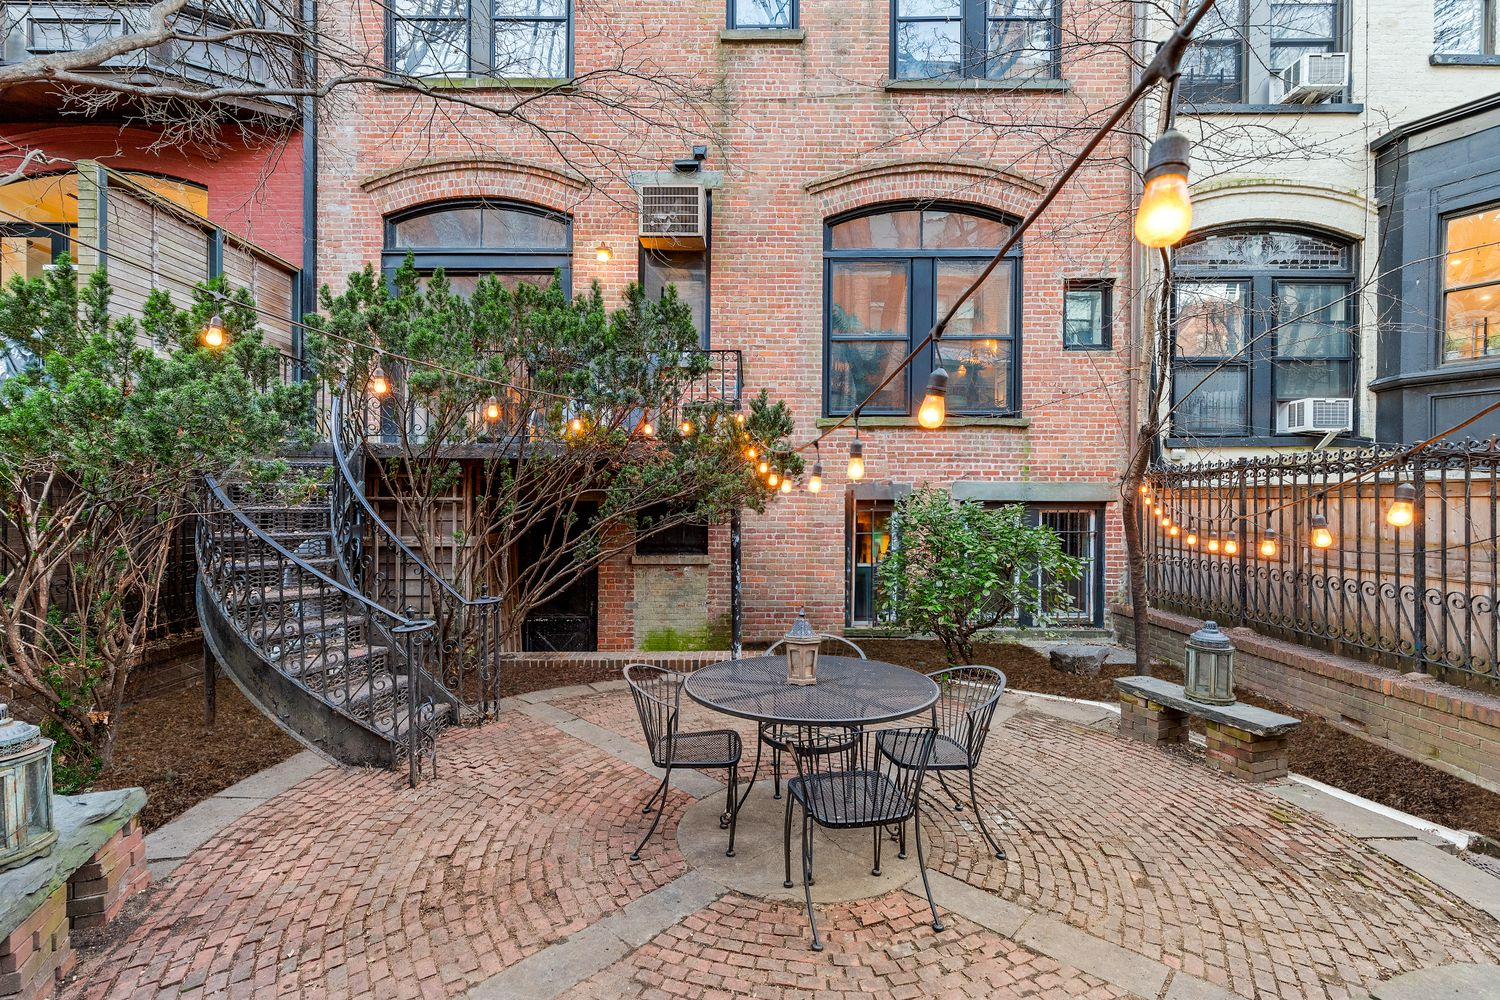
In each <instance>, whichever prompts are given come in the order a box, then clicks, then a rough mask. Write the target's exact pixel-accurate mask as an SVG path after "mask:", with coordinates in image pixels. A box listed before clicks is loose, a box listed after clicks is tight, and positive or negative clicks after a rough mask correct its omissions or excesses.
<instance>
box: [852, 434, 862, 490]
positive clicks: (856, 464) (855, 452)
mask: <svg viewBox="0 0 1500 1000" xmlns="http://www.w3.org/2000/svg"><path fill="white" fill-rule="evenodd" d="M848 475H849V478H850V479H852V480H855V481H858V480H860V479H863V478H865V445H864V442H863V441H861V440H860V439H859V438H858V437H855V439H854V440H853V441H850V442H849V472H848Z"/></svg>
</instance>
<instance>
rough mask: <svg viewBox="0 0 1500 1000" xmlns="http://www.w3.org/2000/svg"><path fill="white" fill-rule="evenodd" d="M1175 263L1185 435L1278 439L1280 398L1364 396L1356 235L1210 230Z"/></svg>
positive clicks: (1176, 380) (1176, 377)
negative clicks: (1358, 353)
mask: <svg viewBox="0 0 1500 1000" xmlns="http://www.w3.org/2000/svg"><path fill="white" fill-rule="evenodd" d="M1173 273H1174V276H1175V278H1176V280H1175V281H1174V282H1173V288H1172V321H1173V327H1172V333H1173V361H1172V371H1173V379H1172V400H1173V414H1172V432H1173V434H1174V436H1177V437H1191V438H1197V437H1221V438H1222V437H1235V438H1267V437H1272V436H1275V435H1277V434H1281V433H1284V431H1283V430H1282V428H1283V427H1285V421H1284V420H1283V419H1281V418H1280V417H1279V416H1278V414H1279V411H1280V410H1281V409H1282V408H1281V407H1280V406H1279V404H1281V403H1285V402H1288V401H1290V400H1293V399H1302V398H1307V397H1334V398H1352V397H1353V395H1354V379H1355V340H1354V333H1355V312H1356V311H1355V294H1354V276H1355V271H1354V247H1353V246H1352V245H1351V244H1350V243H1348V242H1347V241H1345V240H1341V239H1338V238H1336V237H1332V236H1327V235H1323V234H1319V233H1312V232H1304V231H1300V230H1292V229H1256V230H1236V231H1231V232H1221V233H1209V234H1207V235H1204V236H1200V237H1195V238H1193V239H1191V240H1190V241H1189V242H1187V243H1184V244H1183V245H1182V247H1181V248H1179V249H1178V251H1177V254H1176V257H1175V259H1174V262H1173ZM1350 422H1351V424H1352V423H1353V421H1352V420H1351V421H1350ZM1350 430H1353V428H1352V427H1351V428H1350Z"/></svg>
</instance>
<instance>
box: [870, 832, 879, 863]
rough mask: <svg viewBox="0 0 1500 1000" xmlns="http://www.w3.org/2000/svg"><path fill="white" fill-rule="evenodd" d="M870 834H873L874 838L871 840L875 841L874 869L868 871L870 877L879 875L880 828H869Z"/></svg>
mask: <svg viewBox="0 0 1500 1000" xmlns="http://www.w3.org/2000/svg"><path fill="white" fill-rule="evenodd" d="M870 832H871V833H872V834H874V837H873V838H872V839H873V840H874V841H875V867H873V868H871V869H870V874H871V875H879V874H880V827H878V826H872V827H870Z"/></svg>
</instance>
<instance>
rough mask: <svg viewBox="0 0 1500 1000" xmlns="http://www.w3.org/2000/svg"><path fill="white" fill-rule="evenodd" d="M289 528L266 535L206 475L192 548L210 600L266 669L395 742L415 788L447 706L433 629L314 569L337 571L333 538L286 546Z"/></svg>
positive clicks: (299, 534)
mask: <svg viewBox="0 0 1500 1000" xmlns="http://www.w3.org/2000/svg"><path fill="white" fill-rule="evenodd" d="M233 488H234V487H231V489H233ZM271 516H272V517H273V518H274V517H275V516H277V515H275V514H274V512H273V514H272V515H271ZM285 516H287V517H301V516H304V515H303V514H302V512H300V511H289V512H288V513H287V515H285ZM294 527H302V526H301V525H298V526H294ZM286 528H287V525H285V524H272V525H271V526H270V528H269V530H268V529H267V528H263V527H262V526H261V525H260V524H257V523H256V522H255V521H254V520H252V518H251V517H250V516H248V515H247V514H246V513H245V512H244V511H243V510H241V509H240V507H239V505H238V504H237V503H236V502H235V500H233V499H231V497H230V495H229V493H228V492H227V491H226V488H225V487H224V486H223V485H221V484H220V483H219V482H218V481H217V480H216V479H214V478H213V477H211V476H210V477H208V480H207V490H206V495H205V498H204V505H203V509H202V511H201V512H200V514H199V517H198V524H197V537H196V542H197V546H196V547H197V555H198V566H199V573H200V579H201V580H202V582H203V586H204V588H205V590H206V592H207V594H208V597H209V599H211V600H212V601H213V603H214V606H215V607H216V608H217V609H218V610H219V612H220V614H221V615H222V616H223V618H224V619H225V620H226V621H227V622H228V623H229V626H230V628H232V629H233V631H234V633H235V635H236V637H237V638H238V639H239V641H240V642H242V643H243V644H244V645H245V646H246V647H247V648H248V649H249V650H250V651H251V652H253V654H254V655H255V656H256V657H257V658H258V659H259V660H260V661H261V662H263V663H265V664H266V665H268V666H269V667H271V668H272V669H274V670H276V671H277V672H278V673H279V674H281V675H283V676H284V677H285V678H287V679H288V680H289V681H291V682H292V683H293V684H295V685H296V686H297V687H299V688H301V689H302V690H303V691H305V692H306V693H307V694H309V695H310V696H311V697H313V698H315V699H317V700H318V701H320V702H322V704H323V705H325V706H327V708H329V709H330V710H332V711H334V712H336V713H338V714H340V715H343V716H345V717H347V718H350V719H353V720H355V721H356V722H358V723H360V724H361V725H363V726H365V727H367V728H369V729H370V730H373V731H374V732H376V733H378V734H379V735H381V736H383V737H385V738H386V739H388V740H390V741H391V742H392V743H393V744H394V745H395V746H396V748H397V750H398V752H400V753H401V754H403V755H404V756H405V757H406V758H407V759H408V761H409V766H410V768H411V770H412V780H413V782H415V780H416V776H417V770H418V767H419V760H420V758H421V757H423V756H427V755H430V754H432V753H433V752H434V749H433V746H434V744H433V742H432V741H435V734H436V730H437V728H438V726H439V725H440V721H441V718H442V715H441V713H440V712H439V711H438V707H437V706H438V703H439V701H443V702H446V700H447V699H446V698H445V697H443V696H442V692H439V691H436V690H434V689H432V688H431V687H429V686H428V685H427V683H426V678H427V676H428V674H429V665H428V662H427V661H428V660H429V659H430V657H431V656H432V652H431V649H430V646H429V644H428V643H427V641H426V637H427V635H428V634H430V633H431V632H432V631H433V623H432V622H431V621H429V620H426V619H424V618H421V617H418V616H416V615H410V614H402V613H400V612H397V611H393V610H391V609H390V608H387V607H382V606H381V605H380V604H377V603H376V602H374V601H372V600H370V599H369V598H367V597H365V596H364V595H363V594H361V593H359V592H357V591H355V590H354V589H352V588H350V587H347V586H345V585H343V584H342V583H339V582H338V581H337V580H335V579H334V578H333V577H332V576H330V575H329V574H328V573H326V572H324V571H323V570H322V569H319V568H318V566H317V565H316V564H317V563H319V562H321V563H322V564H323V565H324V566H327V567H329V568H331V562H330V556H331V555H332V553H330V552H329V551H328V547H329V545H330V538H329V536H328V535H326V534H323V533H322V532H321V531H319V530H307V531H295V532H294V533H293V537H296V538H298V539H299V540H298V541H295V542H288V543H285V544H284V543H283V542H281V541H278V540H277V539H276V538H274V537H272V532H274V531H278V530H285V529H286ZM288 544H290V545H295V546H296V551H293V550H292V549H291V548H288V547H287V546H288Z"/></svg>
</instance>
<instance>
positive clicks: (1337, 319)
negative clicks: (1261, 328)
mask: <svg viewBox="0 0 1500 1000" xmlns="http://www.w3.org/2000/svg"><path fill="white" fill-rule="evenodd" d="M1349 306H1350V299H1349V286H1348V285H1346V284H1343V283H1342V282H1340V283H1337V284H1326V285H1324V284H1319V285H1304V284H1301V283H1295V284H1293V283H1287V282H1278V283H1277V285H1276V353H1277V355H1278V356H1280V357H1283V358H1346V357H1348V356H1349V355H1350V354H1352V353H1353V352H1352V351H1351V350H1350V345H1349V312H1350V309H1349Z"/></svg>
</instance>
